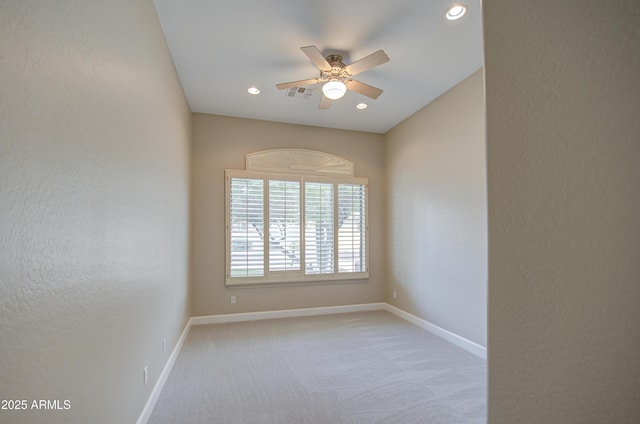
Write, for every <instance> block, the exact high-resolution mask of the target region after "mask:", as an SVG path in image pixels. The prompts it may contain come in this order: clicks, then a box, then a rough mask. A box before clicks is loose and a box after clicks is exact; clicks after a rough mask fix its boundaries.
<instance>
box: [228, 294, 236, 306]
mask: <svg viewBox="0 0 640 424" xmlns="http://www.w3.org/2000/svg"><path fill="white" fill-rule="evenodd" d="M229 302H231V304H232V305H235V304H236V297H235V296H231V297H230V298H229Z"/></svg>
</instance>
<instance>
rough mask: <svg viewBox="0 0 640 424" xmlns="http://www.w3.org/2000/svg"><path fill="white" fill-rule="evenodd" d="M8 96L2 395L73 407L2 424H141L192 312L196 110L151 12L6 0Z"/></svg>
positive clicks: (0, 99)
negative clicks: (145, 373) (145, 376)
mask: <svg viewBox="0 0 640 424" xmlns="http://www.w3.org/2000/svg"><path fill="white" fill-rule="evenodd" d="M0 90H1V94H0V128H1V132H0V143H1V144H0V199H1V200H0V202H1V203H0V223H1V228H0V398H1V399H25V400H27V401H28V402H29V407H31V402H32V401H33V400H40V399H42V400H60V401H61V406H63V403H62V401H63V400H69V401H70V406H71V409H70V410H66V411H65V410H62V411H58V410H54V411H38V410H32V411H28V412H24V411H20V412H10V411H6V410H0V422H2V423H65V424H69V423H72V424H75V423H78V424H80V423H82V424H85V423H109V424H113V423H132V422H135V420H136V418H137V417H138V415H139V414H140V412H141V410H142V408H143V406H144V403H145V401H146V399H147V398H148V396H149V394H150V391H151V388H152V387H153V384H154V383H155V381H156V379H157V377H158V374H159V372H160V371H161V369H162V367H163V366H164V364H165V362H166V360H167V359H168V355H169V354H170V352H171V349H172V347H173V346H174V345H175V343H176V341H177V338H178V337H179V335H180V332H181V330H182V328H183V327H184V324H185V319H186V317H187V316H188V312H189V311H188V297H189V296H188V287H187V274H188V260H187V252H188V184H189V164H188V163H189V137H190V113H189V110H188V107H187V105H186V102H185V99H184V96H183V94H182V90H181V87H180V84H179V82H178V79H177V76H176V74H175V71H174V68H173V63H172V61H171V58H170V56H169V53H168V50H167V47H166V45H165V41H164V38H163V35H162V33H161V30H160V26H159V24H158V21H157V17H156V15H155V10H154V8H153V5H152V4H151V2H150V1H147V0H134V1H131V0H113V1H107V2H99V1H93V2H87V1H84V0H76V1H74V0H64V1H55V0H47V1H39V0H38V1H31V0H20V1H8V2H7V1H1V2H0ZM163 337H166V338H167V344H168V349H167V352H166V353H163V352H162V338H163ZM145 365H148V366H149V370H150V382H149V384H148V385H147V386H143V384H142V368H143V367H144V366H145Z"/></svg>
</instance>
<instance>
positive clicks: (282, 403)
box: [149, 311, 486, 424]
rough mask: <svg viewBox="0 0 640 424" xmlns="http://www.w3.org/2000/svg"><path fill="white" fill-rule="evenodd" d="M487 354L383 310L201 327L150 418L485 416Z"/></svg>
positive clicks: (412, 419)
mask: <svg viewBox="0 0 640 424" xmlns="http://www.w3.org/2000/svg"><path fill="white" fill-rule="evenodd" d="M485 417H486V362H485V361H484V360H482V359H480V358H478V357H476V356H474V355H472V354H470V353H468V352H466V351H464V350H462V349H460V348H458V347H457V346H454V345H451V344H449V343H447V342H445V341H443V340H442V339H440V338H438V337H436V336H433V335H432V334H430V333H428V332H426V331H424V330H422V329H420V328H418V327H416V326H414V325H411V324H409V323H407V322H405V321H403V320H401V319H399V318H397V317H395V316H393V315H392V314H390V313H388V312H385V311H376V312H362V313H353V314H340V315H327V316H319V317H304V318H288V319H278V320H265V321H253V322H243V323H233V324H217V325H205V326H194V327H192V328H191V331H190V332H189V335H188V337H187V340H186V342H185V344H184V346H183V348H182V352H181V353H180V355H179V357H178V359H177V361H176V363H175V365H174V368H173V370H172V372H171V374H170V376H169V378H168V380H167V383H166V384H165V386H164V389H163V391H162V393H161V395H160V398H159V399H158V402H157V404H156V407H155V409H154V410H153V413H152V415H151V419H150V420H149V423H150V424H164V423H166V424H169V423H171V424H196V423H197V424H205V423H207V424H209V423H221V424H253V423H259V424H267V423H268V424H288V423H291V424H312V423H313V424H342V423H345V424H346V423H353V424H360V423H362V424H373V423H425V424H426V423H429V424H454V423H455V424H481V423H482V424H484V423H485V422H486V418H485Z"/></svg>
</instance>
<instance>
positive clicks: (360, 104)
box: [356, 103, 369, 109]
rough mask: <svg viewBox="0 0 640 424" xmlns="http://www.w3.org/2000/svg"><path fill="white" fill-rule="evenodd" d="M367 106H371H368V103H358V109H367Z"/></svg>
mask: <svg viewBox="0 0 640 424" xmlns="http://www.w3.org/2000/svg"><path fill="white" fill-rule="evenodd" d="M367 106H369V105H368V104H366V103H358V104H357V105H356V109H366V108H367Z"/></svg>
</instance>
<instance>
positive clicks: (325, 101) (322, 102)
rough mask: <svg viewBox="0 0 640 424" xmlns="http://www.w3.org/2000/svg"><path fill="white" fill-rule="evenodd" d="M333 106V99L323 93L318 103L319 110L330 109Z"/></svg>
mask: <svg viewBox="0 0 640 424" xmlns="http://www.w3.org/2000/svg"><path fill="white" fill-rule="evenodd" d="M329 106H331V99H329V98H328V97H327V96H325V95H324V93H322V99H320V104H319V105H318V110H323V109H329Z"/></svg>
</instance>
